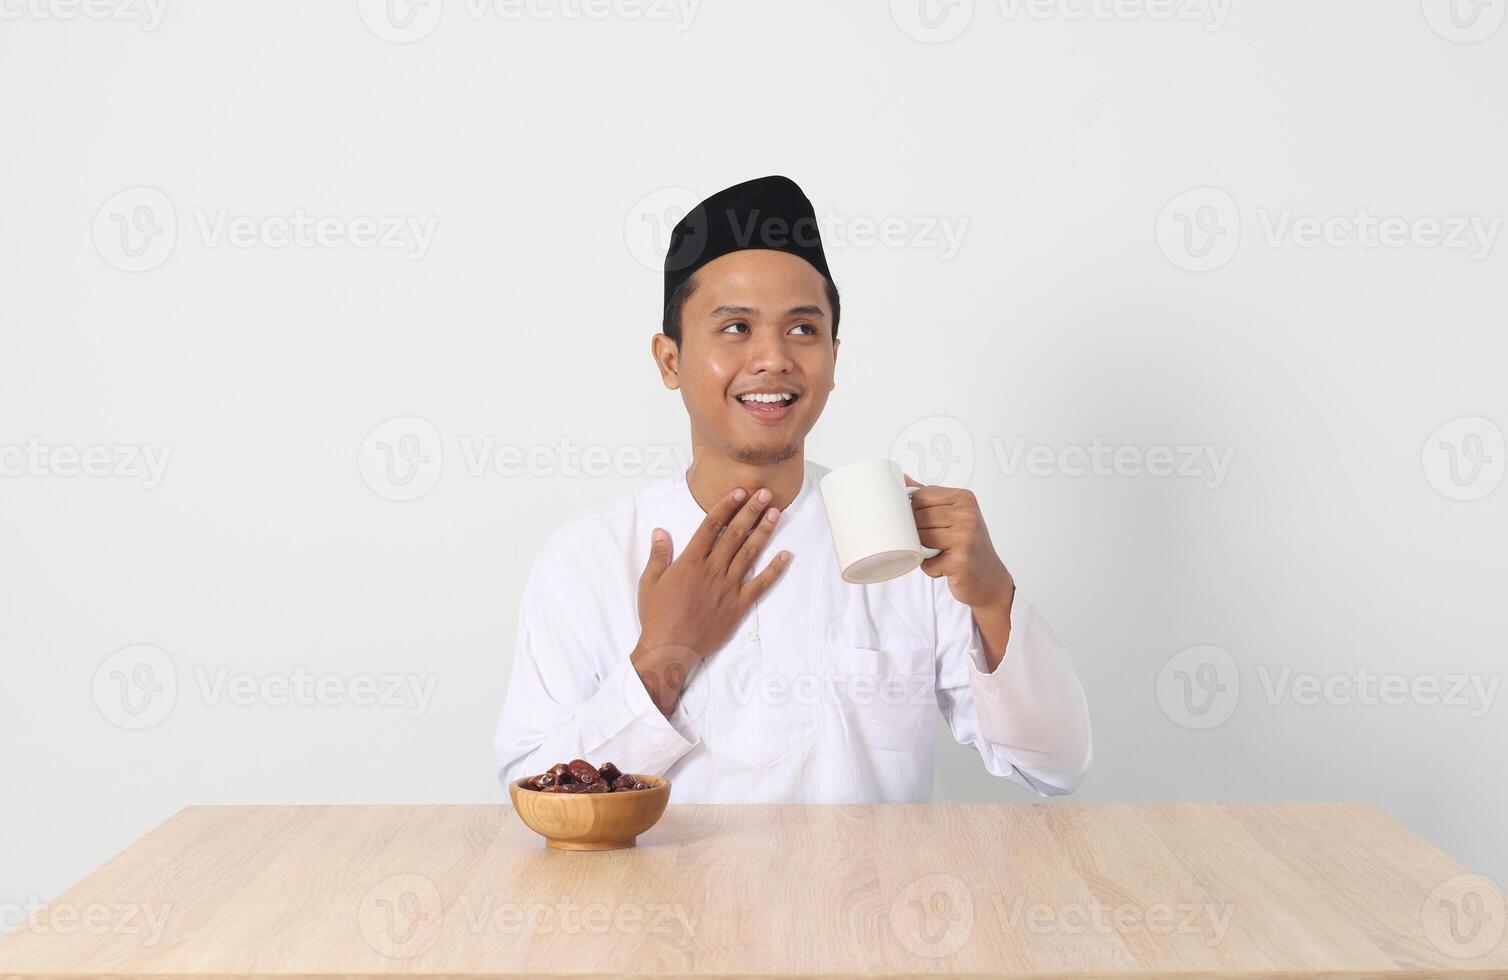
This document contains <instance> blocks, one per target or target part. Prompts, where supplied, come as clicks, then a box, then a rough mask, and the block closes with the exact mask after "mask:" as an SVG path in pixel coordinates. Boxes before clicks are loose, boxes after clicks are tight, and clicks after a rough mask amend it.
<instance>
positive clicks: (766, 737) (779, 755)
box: [682, 651, 824, 769]
mask: <svg viewBox="0 0 1508 980" xmlns="http://www.w3.org/2000/svg"><path fill="white" fill-rule="evenodd" d="M725 652H726V651H725ZM720 658H721V654H719V655H717V656H714V657H711V658H709V659H708V660H706V661H703V666H704V667H705V668H706V669H704V670H703V671H701V672H700V673H698V674H697V675H694V676H693V677H692V679H691V681H690V683H689V684H688V685H687V688H686V693H685V695H684V696H683V697H682V706H683V708H684V712H683V713H684V716H685V717H686V719H687V721H688V722H689V723H691V724H692V726H693V727H695V729H696V730H697V732H698V734H699V736H700V738H701V741H702V742H703V744H705V745H706V746H707V748H708V749H709V750H710V751H712V752H713V753H715V754H717V755H719V756H721V757H723V758H725V759H727V760H729V761H732V762H735V763H739V764H742V765H745V766H752V767H754V768H758V769H773V768H776V767H778V766H781V765H785V764H788V763H790V762H791V761H793V760H795V759H797V758H799V757H801V756H802V755H804V754H806V753H808V752H809V751H811V749H812V748H813V746H815V745H816V744H817V742H818V739H819V735H820V732H821V728H822V725H821V715H822V711H823V707H824V696H823V692H822V689H821V680H822V679H821V676H820V674H819V673H818V672H816V671H814V670H812V669H811V665H810V663H802V664H799V665H793V666H785V665H778V664H771V663H767V662H765V661H763V660H761V659H760V658H758V657H746V658H743V659H738V658H733V657H728V658H723V659H721V660H720Z"/></svg>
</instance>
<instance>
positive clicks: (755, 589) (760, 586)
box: [739, 551, 791, 602]
mask: <svg viewBox="0 0 1508 980" xmlns="http://www.w3.org/2000/svg"><path fill="white" fill-rule="evenodd" d="M790 564H791V553H790V552H789V551H782V552H780V553H779V554H777V555H776V556H775V557H774V558H772V559H770V563H769V564H768V565H766V566H765V567H764V571H762V572H760V573H759V574H758V575H756V576H754V577H753V578H751V579H749V581H747V582H745V583H744V587H743V588H742V589H741V590H739V595H741V596H742V597H743V598H744V600H745V601H746V602H758V601H759V600H760V598H762V597H763V596H764V594H765V593H766V592H768V591H770V586H772V585H774V584H775V580H776V579H778V578H780V576H781V575H782V574H783V573H784V572H785V570H786V569H787V568H788V567H790Z"/></svg>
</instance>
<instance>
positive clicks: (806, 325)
mask: <svg viewBox="0 0 1508 980" xmlns="http://www.w3.org/2000/svg"><path fill="white" fill-rule="evenodd" d="M791 329H792V330H805V331H806V332H807V333H808V334H814V333H816V332H817V328H816V327H814V326H812V325H811V324H810V323H798V324H796V325H795V326H794V327H792V328H791Z"/></svg>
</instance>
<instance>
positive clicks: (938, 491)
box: [911, 486, 964, 510]
mask: <svg viewBox="0 0 1508 980" xmlns="http://www.w3.org/2000/svg"><path fill="white" fill-rule="evenodd" d="M963 494H964V491H962V490H959V489H958V488H956V487H936V486H933V487H922V488H921V489H920V490H918V491H916V493H915V494H914V495H912V497H911V509H912V510H921V509H923V508H925V507H948V506H951V505H953V504H955V503H957V502H958V499H959V498H960V497H962V496H963Z"/></svg>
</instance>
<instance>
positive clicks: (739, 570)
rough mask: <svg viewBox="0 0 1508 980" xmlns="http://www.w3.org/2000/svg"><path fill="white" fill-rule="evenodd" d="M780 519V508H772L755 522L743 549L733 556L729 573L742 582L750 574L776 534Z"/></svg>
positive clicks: (729, 565)
mask: <svg viewBox="0 0 1508 980" xmlns="http://www.w3.org/2000/svg"><path fill="white" fill-rule="evenodd" d="M779 519H780V508H779V507H771V508H769V509H768V510H766V511H765V512H764V514H763V515H762V516H761V517H760V518H759V520H757V521H755V522H754V530H752V531H750V532H749V536H748V537H747V538H746V539H745V540H744V544H743V547H742V548H739V549H738V552H737V553H736V554H735V555H734V556H733V561H731V562H730V563H729V564H728V572H729V573H730V574H732V575H734V576H737V578H738V581H740V582H742V581H743V580H744V576H745V575H747V574H749V569H751V568H753V567H754V559H756V558H758V557H759V553H760V552H761V551H763V550H764V546H765V544H766V543H767V542H768V541H769V540H770V535H772V534H774V533H775V522H776V521H778V520H779Z"/></svg>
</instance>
